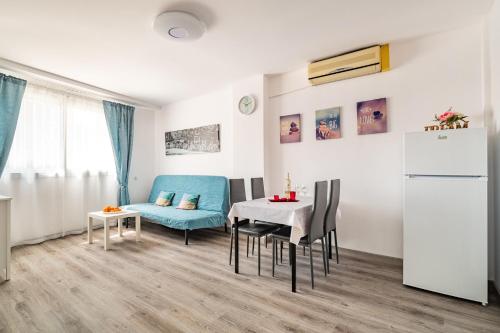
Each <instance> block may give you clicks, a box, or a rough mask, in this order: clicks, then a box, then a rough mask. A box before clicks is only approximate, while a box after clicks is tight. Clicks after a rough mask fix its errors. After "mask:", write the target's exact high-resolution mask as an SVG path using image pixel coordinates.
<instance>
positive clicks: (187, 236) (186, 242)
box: [184, 229, 189, 245]
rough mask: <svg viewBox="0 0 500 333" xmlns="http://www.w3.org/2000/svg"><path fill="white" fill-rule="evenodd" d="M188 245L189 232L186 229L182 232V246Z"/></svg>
mask: <svg viewBox="0 0 500 333" xmlns="http://www.w3.org/2000/svg"><path fill="white" fill-rule="evenodd" d="M188 243H189V230H188V229H186V230H184V244H185V245H188Z"/></svg>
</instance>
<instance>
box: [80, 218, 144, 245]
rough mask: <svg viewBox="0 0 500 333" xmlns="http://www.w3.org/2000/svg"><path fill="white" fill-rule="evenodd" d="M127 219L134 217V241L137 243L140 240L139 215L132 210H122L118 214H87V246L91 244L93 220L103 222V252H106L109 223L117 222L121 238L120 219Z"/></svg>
mask: <svg viewBox="0 0 500 333" xmlns="http://www.w3.org/2000/svg"><path fill="white" fill-rule="evenodd" d="M127 217H135V240H136V242H139V241H140V240H141V214H140V213H139V212H136V211H132V210H123V211H121V212H118V213H104V212H102V211H99V212H91V213H89V214H88V241H89V244H92V243H93V240H94V239H93V231H94V220H98V221H103V222H104V251H107V250H108V248H109V242H110V240H109V223H110V222H111V221H115V220H116V221H117V222H118V234H119V236H120V237H123V232H122V219H124V218H127Z"/></svg>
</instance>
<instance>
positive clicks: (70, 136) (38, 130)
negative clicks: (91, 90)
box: [6, 85, 115, 175]
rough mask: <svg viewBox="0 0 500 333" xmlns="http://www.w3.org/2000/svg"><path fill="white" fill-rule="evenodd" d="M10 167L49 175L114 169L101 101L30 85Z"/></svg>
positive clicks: (26, 93) (9, 169)
mask: <svg viewBox="0 0 500 333" xmlns="http://www.w3.org/2000/svg"><path fill="white" fill-rule="evenodd" d="M6 170H7V172H10V173H40V174H46V175H64V174H68V173H69V174H82V173H85V172H89V173H92V174H95V173H98V172H106V173H113V172H114V170H115V165H114V159H113V152H112V148H111V141H110V138H109V134H108V130H107V126H106V119H105V117H104V111H103V107H102V102H101V101H97V100H93V99H88V98H83V97H79V96H75V95H69V94H67V93H64V92H60V91H55V90H52V89H47V88H43V87H39V86H35V85H28V86H27V88H26V91H25V94H24V98H23V102H22V105H21V111H20V114H19V120H18V123H17V129H16V133H15V136H14V142H13V144H12V148H11V151H10V154H9V159H8V161H7V168H6Z"/></svg>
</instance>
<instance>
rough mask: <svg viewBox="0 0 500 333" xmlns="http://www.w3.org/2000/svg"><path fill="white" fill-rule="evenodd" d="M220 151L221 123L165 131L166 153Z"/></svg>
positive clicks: (183, 153)
mask: <svg viewBox="0 0 500 333" xmlns="http://www.w3.org/2000/svg"><path fill="white" fill-rule="evenodd" d="M216 152H220V125H219V124H215V125H208V126H201V127H195V128H189V129H183V130H179V131H171V132H165V155H186V154H199V153H216Z"/></svg>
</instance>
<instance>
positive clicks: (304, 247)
mask: <svg viewBox="0 0 500 333" xmlns="http://www.w3.org/2000/svg"><path fill="white" fill-rule="evenodd" d="M302 249H303V251H304V256H305V255H306V246H305V245H304V246H303V247H302Z"/></svg>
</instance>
